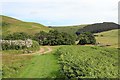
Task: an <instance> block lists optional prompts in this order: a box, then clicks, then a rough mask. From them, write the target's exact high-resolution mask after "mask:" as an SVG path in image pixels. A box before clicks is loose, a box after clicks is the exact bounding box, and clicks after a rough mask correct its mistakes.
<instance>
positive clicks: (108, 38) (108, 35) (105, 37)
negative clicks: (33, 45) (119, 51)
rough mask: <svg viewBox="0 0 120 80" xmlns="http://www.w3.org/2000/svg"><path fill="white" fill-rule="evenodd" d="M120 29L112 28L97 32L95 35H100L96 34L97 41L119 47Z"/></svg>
mask: <svg viewBox="0 0 120 80" xmlns="http://www.w3.org/2000/svg"><path fill="white" fill-rule="evenodd" d="M119 30H120V29H119ZM119 30H118V29H116V30H110V31H105V32H101V33H97V34H95V35H98V36H96V40H97V42H100V43H101V44H104V45H111V46H109V47H115V48H118V45H119V43H118V36H120V34H118V31H119Z"/></svg>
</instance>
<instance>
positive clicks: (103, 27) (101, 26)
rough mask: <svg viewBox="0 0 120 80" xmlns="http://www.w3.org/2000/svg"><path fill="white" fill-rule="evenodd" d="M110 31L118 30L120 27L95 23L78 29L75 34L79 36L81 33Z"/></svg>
mask: <svg viewBox="0 0 120 80" xmlns="http://www.w3.org/2000/svg"><path fill="white" fill-rule="evenodd" d="M112 29H120V25H119V24H116V23H113V22H103V23H96V24H92V25H87V26H85V27H83V28H82V29H79V30H78V31H77V32H76V34H77V35H79V34H81V33H83V32H91V33H98V32H103V31H108V30H112Z"/></svg>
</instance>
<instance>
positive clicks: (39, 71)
mask: <svg viewBox="0 0 120 80" xmlns="http://www.w3.org/2000/svg"><path fill="white" fill-rule="evenodd" d="M58 70H59V64H58V63H57V59H56V57H55V56H54V55H53V54H46V55H39V56H38V55H36V56H34V58H33V59H32V60H31V62H30V64H29V65H28V66H26V67H25V69H24V71H21V72H20V74H19V75H18V76H17V77H19V78H47V77H56V73H57V72H58Z"/></svg>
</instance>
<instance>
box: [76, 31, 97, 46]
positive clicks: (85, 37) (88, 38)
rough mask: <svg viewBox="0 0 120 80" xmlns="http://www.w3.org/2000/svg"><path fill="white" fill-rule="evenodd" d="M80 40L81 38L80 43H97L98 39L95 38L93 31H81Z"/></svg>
mask: <svg viewBox="0 0 120 80" xmlns="http://www.w3.org/2000/svg"><path fill="white" fill-rule="evenodd" d="M78 40H79V43H78V44H81V45H84V44H95V43H96V39H95V37H94V35H93V34H92V33H89V32H85V33H81V34H80V35H79V36H78Z"/></svg>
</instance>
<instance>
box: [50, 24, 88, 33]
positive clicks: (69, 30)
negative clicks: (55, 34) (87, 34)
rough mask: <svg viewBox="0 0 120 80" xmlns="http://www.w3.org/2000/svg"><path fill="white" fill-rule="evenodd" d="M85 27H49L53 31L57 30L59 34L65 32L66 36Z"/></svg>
mask: <svg viewBox="0 0 120 80" xmlns="http://www.w3.org/2000/svg"><path fill="white" fill-rule="evenodd" d="M85 26H86V25H77V26H61V27H59V26H56V27H51V28H52V29H54V30H57V31H59V32H66V33H68V34H75V33H76V31H78V29H81V28H83V27H85Z"/></svg>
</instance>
